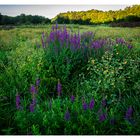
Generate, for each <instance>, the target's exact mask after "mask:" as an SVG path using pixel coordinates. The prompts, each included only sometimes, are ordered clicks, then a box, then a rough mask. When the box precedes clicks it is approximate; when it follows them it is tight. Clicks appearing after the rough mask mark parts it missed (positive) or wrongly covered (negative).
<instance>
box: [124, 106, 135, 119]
mask: <svg viewBox="0 0 140 140" xmlns="http://www.w3.org/2000/svg"><path fill="white" fill-rule="evenodd" d="M132 115H133V108H132V106H130V107H129V108H128V109H127V111H126V114H125V118H126V119H127V120H131V119H132Z"/></svg>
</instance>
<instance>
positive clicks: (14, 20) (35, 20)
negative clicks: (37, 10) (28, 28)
mask: <svg viewBox="0 0 140 140" xmlns="http://www.w3.org/2000/svg"><path fill="white" fill-rule="evenodd" d="M48 23H51V20H50V19H48V18H45V17H42V16H38V15H35V16H32V15H25V14H21V15H19V16H16V17H10V16H6V15H2V14H1V13H0V25H26V24H27V25H29V24H48Z"/></svg>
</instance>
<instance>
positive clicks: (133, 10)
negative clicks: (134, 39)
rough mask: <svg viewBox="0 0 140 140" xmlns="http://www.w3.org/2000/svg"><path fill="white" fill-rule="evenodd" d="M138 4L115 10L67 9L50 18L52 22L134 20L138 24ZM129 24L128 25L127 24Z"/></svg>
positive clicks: (99, 22)
mask: <svg viewBox="0 0 140 140" xmlns="http://www.w3.org/2000/svg"><path fill="white" fill-rule="evenodd" d="M139 11H140V5H134V6H131V7H126V8H125V9H124V10H121V9H120V10H117V11H112V10H110V11H101V10H95V9H93V10H89V11H79V12H77V11H75V12H74V11H71V12H70V11H69V12H66V13H60V14H58V15H57V16H56V17H54V18H53V19H52V22H56V21H57V23H59V24H63V23H65V24H85V25H87V24H91V25H93V24H108V23H118V22H119V23H123V22H129V23H130V24H131V22H136V23H135V25H137V26H140V24H137V22H138V21H139V22H140V12H139ZM128 26H129V25H128Z"/></svg>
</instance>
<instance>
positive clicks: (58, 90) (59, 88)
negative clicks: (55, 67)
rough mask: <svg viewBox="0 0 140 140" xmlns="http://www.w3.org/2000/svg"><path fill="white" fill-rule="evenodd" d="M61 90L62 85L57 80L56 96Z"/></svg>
mask: <svg viewBox="0 0 140 140" xmlns="http://www.w3.org/2000/svg"><path fill="white" fill-rule="evenodd" d="M61 90H62V85H61V83H60V80H58V84H57V93H58V96H60V94H61Z"/></svg>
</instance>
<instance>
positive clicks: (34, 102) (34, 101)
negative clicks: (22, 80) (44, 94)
mask: <svg viewBox="0 0 140 140" xmlns="http://www.w3.org/2000/svg"><path fill="white" fill-rule="evenodd" d="M32 104H33V105H34V106H35V105H36V98H35V97H34V98H33V99H32Z"/></svg>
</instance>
